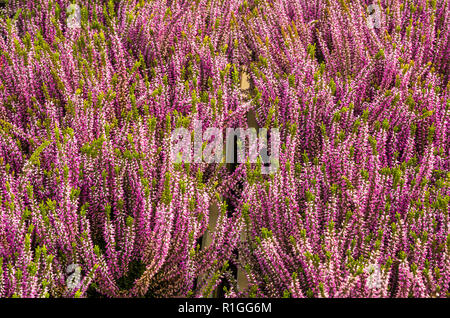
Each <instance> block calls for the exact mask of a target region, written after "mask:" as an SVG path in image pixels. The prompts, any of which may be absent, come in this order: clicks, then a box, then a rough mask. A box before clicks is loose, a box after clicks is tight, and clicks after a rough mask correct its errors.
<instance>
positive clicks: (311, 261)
mask: <svg viewBox="0 0 450 318" xmlns="http://www.w3.org/2000/svg"><path fill="white" fill-rule="evenodd" d="M70 3H72V1H65V0H36V1H8V3H7V4H6V6H5V8H4V9H3V11H2V13H1V18H0V50H1V57H0V180H1V181H0V297H49V296H50V297H103V296H107V297H136V296H146V297H174V296H189V297H209V296H211V295H217V292H215V290H217V289H218V288H219V289H220V291H222V289H224V292H223V294H224V295H225V296H226V297H248V296H250V297H252V296H256V297H446V296H448V295H449V294H450V222H449V211H450V208H449V203H450V202H449V201H450V157H449V154H450V120H449V119H450V96H449V89H450V85H449V68H450V62H449V61H450V37H449V34H450V21H449V20H450V2H449V1H448V0H419V1H398V0H394V1H385V0H381V1H380V2H377V1H373V3H372V2H370V1H348V0H320V1H310V0H292V1H291V0H288V1H283V0H245V1H237V0H197V1H182V0H167V1H163V0H155V1H142V0H141V1H136V0H128V1H117V0H109V1H93V2H89V3H88V2H87V1H86V2H79V7H80V8H81V10H80V11H79V13H80V17H81V18H80V21H79V22H78V21H75V22H73V23H72V22H70V23H69V22H68V20H67V18H68V16H69V15H70V12H69V11H67V10H66V9H67V8H68V7H69V5H70ZM370 5H371V6H370ZM368 7H369V9H368ZM371 10H372V11H373V12H371ZM374 19H375V20H374ZM244 74H246V76H248V79H249V85H250V88H249V89H248V90H243V89H242V87H241V84H242V83H241V78H242V77H243V76H244ZM249 114H254V115H255V119H256V123H257V125H258V126H259V127H265V128H278V129H279V131H280V134H281V148H280V153H279V168H278V169H277V171H276V172H275V173H273V174H268V175H266V174H262V173H261V166H262V164H261V162H259V163H249V162H247V163H236V164H234V165H230V164H228V165H227V164H224V163H212V164H208V163H195V162H193V163H181V164H179V163H174V162H173V160H171V156H170V153H171V149H172V147H173V143H172V141H171V133H172V131H173V130H174V129H175V128H180V127H185V128H187V129H191V130H192V129H193V125H194V121H195V120H197V121H198V120H201V122H202V123H203V125H204V127H219V128H223V129H226V128H229V127H232V128H234V127H244V128H245V127H247V126H248V116H249ZM213 206H214V207H217V209H218V210H219V211H218V217H217V220H214V222H212V219H211V212H210V211H211V210H212V207H213ZM206 236H207V237H208V240H205V237H206ZM205 241H208V244H205ZM236 270H237V271H239V272H240V273H241V275H243V276H244V277H245V280H246V281H247V283H246V284H245V285H241V284H239V286H238V282H237V279H236V275H235V272H236ZM73 277H75V278H77V277H78V278H80V281H77V282H76V284H75V285H74V284H72V283H73V282H72V281H71V280H70V279H71V278H73ZM223 287H225V288H223Z"/></svg>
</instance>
